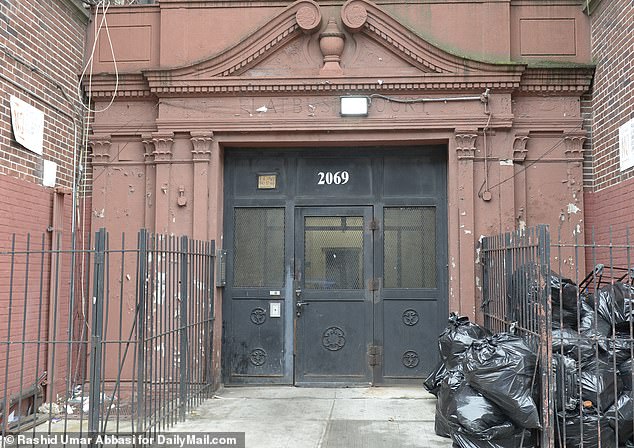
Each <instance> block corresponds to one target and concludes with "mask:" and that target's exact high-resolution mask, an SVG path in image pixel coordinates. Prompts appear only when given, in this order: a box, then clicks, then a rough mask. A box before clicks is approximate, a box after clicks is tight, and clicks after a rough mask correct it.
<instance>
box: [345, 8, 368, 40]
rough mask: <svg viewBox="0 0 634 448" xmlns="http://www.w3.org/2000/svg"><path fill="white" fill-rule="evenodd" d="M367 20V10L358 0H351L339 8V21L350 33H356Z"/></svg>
mask: <svg viewBox="0 0 634 448" xmlns="http://www.w3.org/2000/svg"><path fill="white" fill-rule="evenodd" d="M367 20H368V11H367V10H366V9H365V6H364V5H363V3H362V2H360V1H359V0H351V1H349V2H347V3H346V4H345V5H343V7H342V8H341V21H342V22H343V26H345V27H346V29H347V30H348V31H350V32H351V33H356V32H358V31H360V30H361V28H363V25H365V23H366V22H367Z"/></svg>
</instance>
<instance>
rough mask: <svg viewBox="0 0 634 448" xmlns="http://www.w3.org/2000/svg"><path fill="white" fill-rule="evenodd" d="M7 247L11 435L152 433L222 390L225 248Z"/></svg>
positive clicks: (5, 424)
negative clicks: (219, 272) (218, 339)
mask: <svg viewBox="0 0 634 448" xmlns="http://www.w3.org/2000/svg"><path fill="white" fill-rule="evenodd" d="M76 246H78V244H77V243H76V242H74V241H72V240H70V239H64V238H62V236H61V235H59V234H56V235H55V236H54V237H53V238H51V235H44V236H42V237H40V238H38V239H37V243H36V242H35V241H34V238H32V237H31V236H30V235H27V236H25V237H24V238H19V237H18V236H16V235H13V237H12V239H11V241H10V242H9V245H8V246H7V247H0V302H1V303H2V306H0V369H2V370H0V372H1V373H0V391H1V393H2V394H3V398H2V401H1V402H0V428H1V435H2V436H3V437H4V436H6V435H10V434H20V433H22V434H24V433H31V434H33V435H34V436H35V435H36V434H40V433H76V434H79V435H80V436H81V435H82V434H85V435H90V436H93V437H94V436H95V435H99V434H130V435H151V434H153V433H156V432H158V431H161V430H163V429H166V428H167V427H169V426H171V425H172V424H174V423H175V422H176V421H179V420H182V419H183V418H184V417H185V416H186V414H187V412H188V411H189V410H191V409H192V408H193V407H195V406H196V405H198V404H199V403H200V402H201V401H202V400H203V399H204V398H207V397H209V396H211V393H212V392H213V389H214V386H215V385H214V381H213V373H212V355H213V350H212V326H213V320H214V308H213V303H214V252H215V247H214V242H213V241H196V240H191V239H189V238H187V237H184V236H183V237H174V236H162V235H155V234H151V233H149V232H147V231H146V230H141V231H140V232H139V233H138V235H137V238H136V241H133V242H130V241H129V240H128V239H127V238H126V235H125V234H124V235H121V236H120V237H118V238H116V241H115V240H114V239H113V238H112V237H111V235H110V234H108V233H107V232H106V231H105V230H103V229H102V230H100V231H99V232H97V233H96V235H95V237H94V240H93V241H87V242H86V244H85V246H86V247H87V248H86V249H81V248H78V247H76Z"/></svg>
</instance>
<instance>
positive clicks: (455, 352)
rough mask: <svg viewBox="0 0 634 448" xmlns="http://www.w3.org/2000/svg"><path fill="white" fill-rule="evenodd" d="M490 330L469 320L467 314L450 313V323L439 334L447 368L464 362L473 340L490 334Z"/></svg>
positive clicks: (441, 353) (441, 352)
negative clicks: (465, 353) (463, 359)
mask: <svg viewBox="0 0 634 448" xmlns="http://www.w3.org/2000/svg"><path fill="white" fill-rule="evenodd" d="M489 334H490V333H489V332H488V331H487V330H486V329H484V328H483V327H481V326H480V325H478V324H475V323H473V322H470V321H469V318H468V317H467V316H459V315H458V314H456V313H451V314H450V315H449V323H448V324H447V327H446V328H445V330H444V331H443V332H442V333H441V334H440V336H438V349H439V350H440V357H441V358H442V360H443V361H444V362H445V367H446V368H447V370H451V369H453V368H455V367H456V366H458V365H460V364H461V363H462V357H463V355H464V352H466V351H467V349H468V348H469V346H471V343H472V342H473V341H476V340H478V339H482V338H485V337H487V336H489Z"/></svg>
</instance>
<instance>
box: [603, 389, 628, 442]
mask: <svg viewBox="0 0 634 448" xmlns="http://www.w3.org/2000/svg"><path fill="white" fill-rule="evenodd" d="M605 414H606V416H607V418H608V421H609V422H610V426H611V427H612V428H614V432H615V433H616V432H618V439H619V445H621V446H622V445H625V444H626V443H627V442H628V441H633V440H634V392H632V391H631V390H629V391H627V392H624V393H622V394H621V395H620V396H619V398H618V400H616V403H614V405H613V406H612V407H611V408H610V409H608V410H607V412H606V413H605ZM617 427H618V431H617Z"/></svg>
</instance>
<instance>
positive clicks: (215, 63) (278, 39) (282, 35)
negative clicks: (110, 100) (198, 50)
mask: <svg viewBox="0 0 634 448" xmlns="http://www.w3.org/2000/svg"><path fill="white" fill-rule="evenodd" d="M320 24H321V11H320V9H319V5H317V3H315V2H314V1H312V0H298V1H296V2H295V3H293V4H292V5H290V6H288V7H287V8H286V9H285V10H284V11H282V12H281V13H280V14H279V15H278V16H277V17H275V18H274V19H272V20H271V21H270V22H269V23H268V24H266V25H265V26H263V27H262V28H260V29H259V30H258V31H256V32H255V33H253V34H252V35H251V36H249V37H247V38H246V39H244V40H242V41H241V42H240V43H238V44H237V45H235V46H233V47H232V48H230V49H228V50H226V51H224V52H223V53H221V54H219V55H216V56H214V57H212V58H210V59H207V60H204V61H200V62H197V63H195V64H191V65H188V66H184V67H179V68H173V69H160V70H146V71H144V73H145V76H146V78H147V80H148V82H149V84H150V87H151V88H152V89H155V88H158V87H160V86H166V85H167V86H171V85H174V82H175V81H179V80H186V82H185V85H187V83H188V82H189V81H191V78H194V79H198V80H199V79H201V78H206V79H210V78H215V77H227V76H237V75H239V74H240V73H242V72H243V71H244V70H246V69H247V68H249V67H250V66H252V65H253V64H254V62H255V61H256V60H258V59H262V58H263V56H265V55H266V56H268V55H269V54H270V53H272V52H273V51H275V49H277V47H279V46H280V45H282V44H283V43H286V42H290V41H291V40H293V39H295V38H297V37H299V36H300V35H301V34H300V33H297V32H296V31H298V30H301V31H302V32H303V33H312V32H314V31H316V30H317V29H318V28H319V25H320ZM176 84H178V83H177V82H176Z"/></svg>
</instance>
